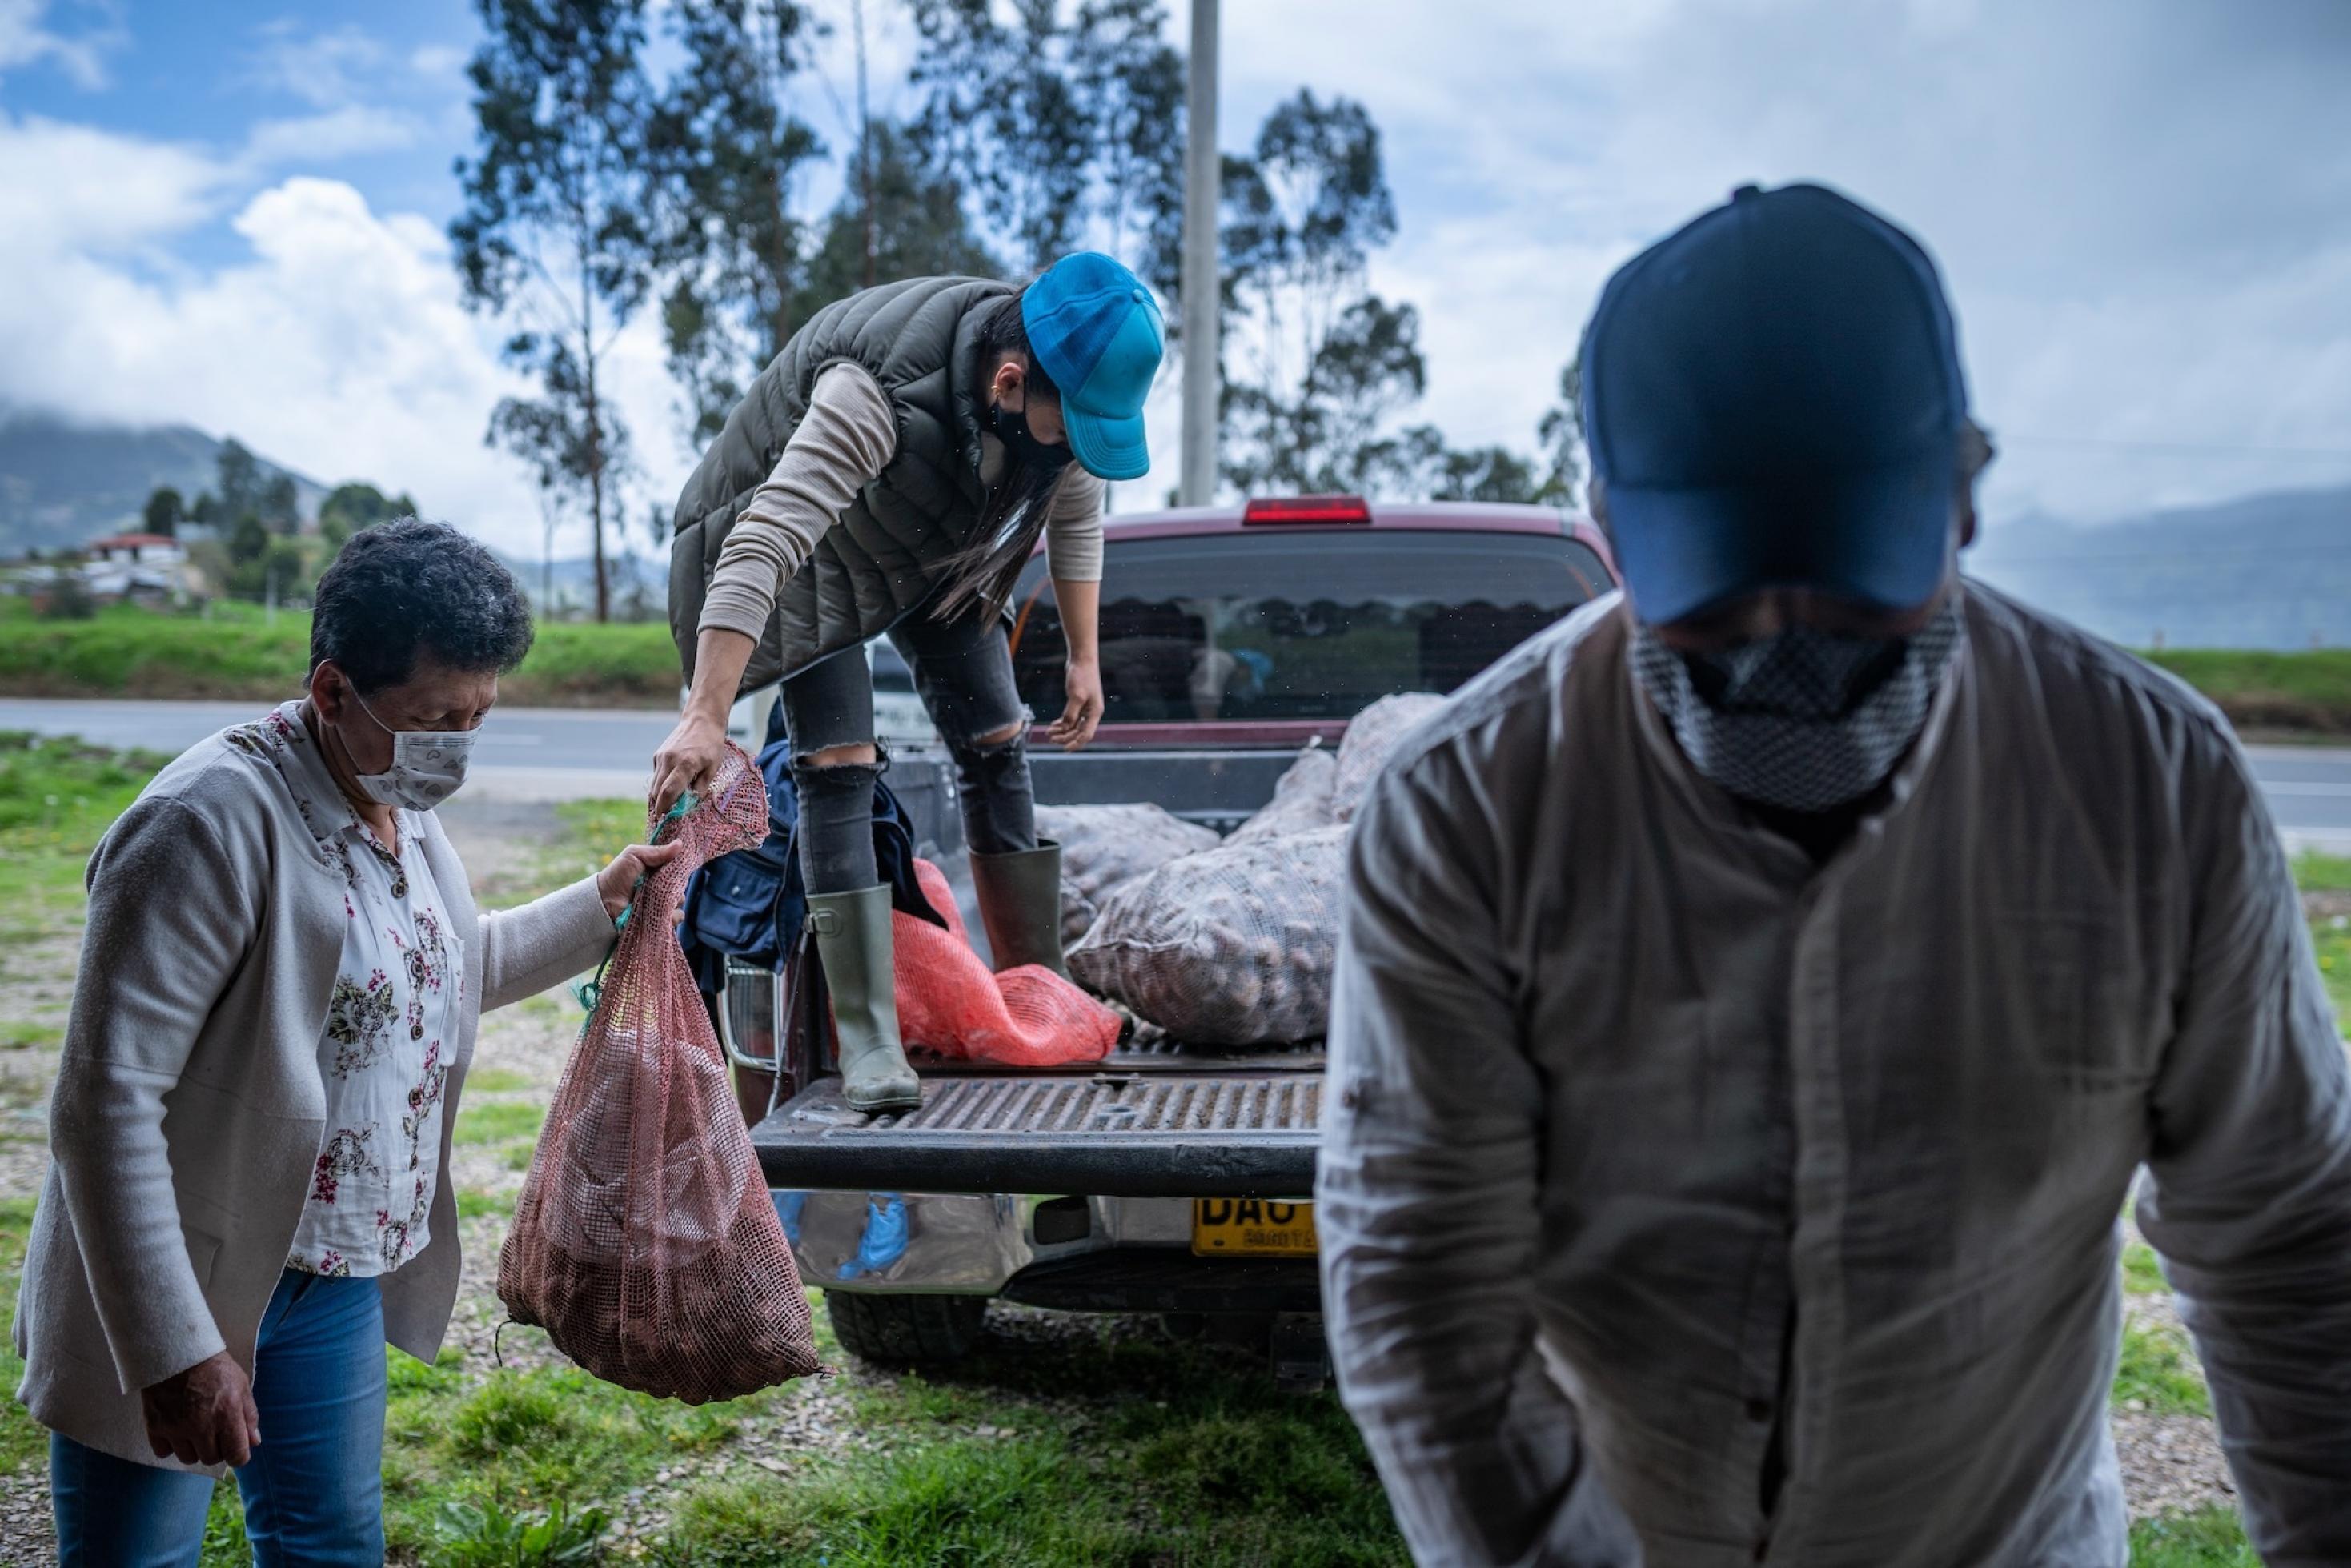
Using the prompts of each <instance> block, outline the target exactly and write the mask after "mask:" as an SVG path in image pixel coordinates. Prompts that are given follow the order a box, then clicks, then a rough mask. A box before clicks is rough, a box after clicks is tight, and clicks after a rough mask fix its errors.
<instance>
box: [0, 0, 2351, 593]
mask: <svg viewBox="0 0 2351 1568" xmlns="http://www.w3.org/2000/svg"><path fill="white" fill-rule="evenodd" d="M813 8H814V9H815V10H816V11H817V12H818V13H819V14H820V16H834V15H835V14H838V19H840V20H842V21H844V22H845V20H846V16H847V13H848V9H849V6H848V0H813ZM868 9H869V10H871V11H872V13H873V14H874V24H873V25H874V29H875V33H876V38H875V48H874V54H875V59H876V63H877V68H878V69H877V80H878V82H879V83H880V86H879V89H878V90H877V95H876V97H877V108H880V109H896V110H904V109H907V108H911V107H912V100H911V95H910V94H908V92H907V91H906V89H904V87H903V85H900V84H898V83H897V82H896V81H895V80H894V78H895V76H896V74H897V72H898V71H899V69H900V68H902V67H903V64H904V60H905V58H906V57H907V54H908V52H909V48H910V46H911V43H912V38H911V28H910V27H909V26H908V24H907V23H906V21H905V19H904V11H903V9H902V8H901V7H898V6H896V5H893V4H892V0H872V3H871V4H870V5H869V6H868ZM1225 10H1226V14H1225V36H1224V47H1223V51H1222V59H1223V69H1224V91H1223V99H1222V104H1223V107H1222V120H1223V124H1222V140H1223V141H1224V142H1225V144H1226V145H1227V146H1228V147H1238V146H1241V145H1244V144H1245V143H1246V142H1247V141H1248V139H1249V135H1250V134H1251V132H1252V131H1254V129H1255V126H1256V124H1257V121H1258V120H1259V118H1260V117H1261V116H1262V115H1263V113H1264V112H1265V110H1267V108H1269V107H1270V105H1271V104H1272V103H1273V102H1275V101H1276V100H1277V99H1280V98H1281V97H1284V96H1286V95H1288V94H1289V93H1290V92H1291V91H1293V90H1294V89H1296V88H1298V87H1299V86H1301V84H1303V85H1311V86H1313V87H1314V88H1316V89H1318V90H1319V91H1324V92H1341V93H1345V94H1348V95H1351V96H1353V97H1355V98H1357V99H1362V100H1363V101H1364V103H1365V104H1366V105H1367V106H1368V107H1369V108H1370V110H1371V111H1372V113H1373V115H1374V118H1375V119H1376V120H1377V121H1378V123H1379V124H1380V126H1381V128H1382V130H1383V131H1384V134H1385V137H1386V145H1387V152H1388V161H1389V172H1390V177H1391V180H1392V182H1393V183H1394V185H1395V191H1396V197H1397V205H1398V210H1399V214H1400V218H1401V233H1400V234H1399V235H1398V238H1397V240H1396V242H1395V245H1393V246H1391V247H1389V249H1388V250H1386V251H1385V252H1384V253H1383V254H1381V255H1380V256H1378V257H1377V258H1376V260H1375V261H1374V269H1373V272H1374V277H1373V281H1374V286H1375V287H1378V288H1380V289H1381V290H1382V291H1383V292H1384V293H1386V294H1388V295H1389V296H1390V297H1392V298H1405V299H1410V300H1412V301H1414V302H1415V303H1416V304H1417V305H1418V306H1419V307H1420V308H1421V311H1422V313H1423V318H1424V336H1425V346H1426V350H1427V351H1428V356H1429V362H1430V370H1431V382H1430V389H1429V395H1428V398H1427V401H1426V405H1425V406H1424V407H1423V408H1422V409H1421V410H1420V411H1419V416H1421V417H1426V418H1429V419H1432V420H1434V421H1435V422H1436V423H1438V424H1440V425H1442V426H1443V427H1444V428H1445V429H1446V430H1447V433H1448V434H1450V435H1451V436H1452V438H1453V439H1454V440H1455V441H1456V442H1458V443H1471V442H1488V441H1499V442H1507V443H1511V444H1521V445H1524V444H1531V437H1532V431H1533V427H1534V423H1535V421H1536V419H1537V418H1538V417H1539V415H1540V413H1541V410H1542V408H1543V407H1544V405H1545V403H1546V402H1547V401H1548V400H1549V398H1550V396H1551V393H1552V388H1553V385H1554V382H1555V380H1556V377H1557V374H1558V371H1559V367H1560V365H1561V363H1562V361H1563V360H1564V359H1566V358H1567V357H1568V356H1569V354H1570V353H1571V352H1572V350H1573V344H1574V340H1575V336H1576V333H1577V331H1578V329H1580V327H1581V325H1582V323H1583V319H1584V316H1585V314H1586V313H1587V312H1588V310H1589V309H1590V308H1591V304H1592V300H1593V298H1594V296H1595V295H1596V293H1597V291H1598V288H1599V286H1600V284H1601V282H1602V281H1603V280H1604V278H1605V277H1606V276H1607V274H1608V272H1609V271H1610V269H1611V268H1613V267H1614V266H1615V265H1617V264H1618V263H1619V262H1621V261H1622V260H1623V259H1624V258H1625V257H1626V256H1629V255H1631V254H1632V253H1633V252H1634V251H1635V250H1636V249H1637V248H1638V247H1639V246H1641V245H1643V244H1645V243H1646V242H1647V241H1648V240H1650V239H1653V238H1655V237H1656V236H1657V235H1660V234H1662V233H1664V232H1666V231H1667V230H1668V229H1670V228H1671V227H1673V226H1675V225H1677V223H1679V222H1680V221H1681V220H1683V219H1684V218H1686V217H1687V216H1688V215H1690V214H1693V213H1695V212H1697V211H1698V210H1699V209H1700V208H1702V207H1704V206H1706V205H1708V204H1710V203H1713V202H1715V201H1718V200H1719V199H1721V197H1722V196H1723V195H1724V193H1727V192H1728V191H1729V189H1730V187H1732V186H1733V185H1735V184H1738V183H1741V182H1743V181H1749V180H1754V181H1760V182H1762V183H1777V182H1781V181H1785V180H1792V179H1799V178H1809V179H1819V180H1825V181H1828V182H1830V183H1834V184H1837V185H1840V186H1842V187H1844V189H1845V190H1847V191H1848V192H1850V193H1853V194H1855V195H1857V196H1859V197H1861V198H1863V199H1865V200H1866V201H1868V202H1870V203H1871V204H1875V205H1876V206H1878V207H1879V208H1880V209H1881V210H1883V211H1885V212H1886V213H1888V214H1891V215H1893V216H1894V217H1896V219H1898V220H1899V221H1901V222H1903V223H1905V224H1907V225H1909V226H1910V227H1911V228H1912V229H1913V230H1914V231H1915V232H1917V233H1918V234H1919V235H1921V236H1922V237H1923V238H1924V239H1925V240H1926V241H1927V243H1928V246H1929V247H1930V248H1931V249H1933V250H1934V251H1935V253H1936V254H1937V255H1938V257H1939V258H1940V260H1941V262H1942V265H1943V267H1944V269H1945V274H1946V277H1947V279H1948V281H1949V286H1950V288H1951V291H1952V294H1953V298H1954V299H1955V301H1956V304H1957V307H1958V310H1959V319H1960V327H1961V333H1962V338H1963V342H1964V346H1965V350H1966V352H1967V356H1968V360H1969V365H1970V377H1971V382H1972V386H1973V391H1974V395H1975V401H1976V403H1977V408H1978V412H1979V413H1980V416H1981V417H1982V418H1983V419H1984V421H1985V422H1986V423H1988V424H1990V425H1991V427H1992V428H1993V430H1994V432H1995V434H1996V435H1997V436H1998V437H1999V439H2000V441H2001V446H2002V449H2003V455H2002V457H2001V463H2000V465H1999V466H1998V468H1997V470H1996V477H1995V479H1994V481H1993V484H1992V488H1991V493H1990V495H1989V497H1988V506H1987V513H1988V516H1989V517H1990V518H1991V524H1992V526H1994V527H1999V526H2001V525H2002V524H2003V523H2004V522H2005V523H2008V524H2011V525H2012V526H2017V527H2029V526H2031V524H2030V519H2031V518H2032V517H2034V516H2036V515H2038V514H2044V513H2045V514H2052V515H2057V516H2063V517H2078V518H2083V519H2096V518H2102V517H2113V516H2116V515H2117V514H2122V513H2127V512H2132V511H2136V510H2140V509H2144V508H2147V507H2154V506H2159V505H2166V504H2173V503H2179V502H2189V501H2200V500H2210V499H2218V498H2221V497H2230V496H2234V495H2239V494H2243V493H2247V492H2251V491H2255V490H2262V489H2270V488H2285V487H2296V486H2309V485H2315V484H2321V483H2334V482H2340V481H2342V480H2344V479H2346V478H2351V92H2346V91H2345V90H2344V85H2345V83H2346V82H2351V4H2344V3H2342V0H2262V4H2260V5H2221V4H2219V3H2218V0H2202V3H2195V4H2191V3H2189V0H2112V3H2100V0H2068V3H2067V4H2064V5H2050V4H2047V3H2045V0H1606V3H1604V4H1586V3H1583V0H1450V3H1448V4H1445V5H1437V4H1432V3H1430V0H1275V3H1267V0H1243V3H1240V4H1235V3H1234V0H1227V5H1226V8H1225ZM1172 11H1173V15H1172V17H1171V24H1170V25H1171V29H1172V30H1173V35H1174V36H1175V37H1177V38H1179V39H1180V38H1182V37H1185V36H1186V33H1185V28H1186V25H1187V24H1186V6H1185V5H1184V4H1182V3H1181V0H1177V3H1175V4H1174V5H1173V6H1172ZM477 33H478V28H477V24H476V22H475V18H474V16H473V13H472V9H471V6H470V5H469V4H468V3H467V0H402V4H400V5H359V4H356V3H350V0H309V3H307V4H296V3H291V0H277V3H272V0H210V3H208V4H206V5H201V6H200V5H193V4H188V3H186V0H176V3H172V4H163V3H161V0H154V3H144V4H142V3H137V0H0V404H15V405H18V406H31V407H39V408H44V409H50V410H55V411H59V412H63V413H69V414H75V415H80V416H86V417H91V418H104V419H115V420H130V421H138V422H162V421H185V422H187V423H193V424H195V425H197V426H199V427H201V428H204V429H205V430H208V431H211V432H213V433H214V434H231V433H233V434H237V435H239V436H240V437H242V438H244V439H245V440H246V441H247V442H248V443H249V444H252V445H254V446H255V447H256V448H258V449H259V450H261V451H263V452H265V453H266V454H268V455H272V456H274V457H277V458H278V459H280V460H282V461H284V462H286V463H287V464H289V465H293V466H296V467H298V468H300V469H302V470H304V471H306V472H308V473H309V474H311V475H313V476H316V477H318V478H320V479H322V480H326V481H329V482H333V481H336V480H340V479H343V478H347V477H366V478H371V479H374V480H377V481H379V482H381V483H383V484H385V485H386V486H397V487H401V488H406V489H411V490H413V492H414V493H415V494H416V495H417V496H418V497H420V499H422V500H423V502H424V504H425V506H426V508H427V510H429V511H431V512H433V513H435V514H437V515H440V516H444V517H449V518H451V519H452V520H455V521H458V522H461V523H464V524H465V525H467V526H470V527H472V528H475V529H477V530H478V531H480V532H481V533H483V534H485V535H486V536H488V537H490V538H493V539H495V540H496V541H497V542H498V543H500V544H503V545H506V546H507V547H508V548H511V549H516V550H517V551H519V552H526V553H529V554H536V553H537V551H538V544H539V513H538V504H537V501H536V499H535V498H534V496H533V493H532V490H531V488H530V486H529V485H528V482H527V481H526V479H525V477H524V476H523V474H522V472H521V470H520V468H519V466H518V465H517V464H516V463H515V462H514V461H513V460H512V459H510V458H507V457H504V456H502V455H499V454H497V453H496V452H493V451H490V450H488V449H486V448H485V447H484V446H483V444H482V439H481V437H482V430H483V424H484V421H485V419H486V415H487V413H488V411H489V409H490V407H491V406H492V405H493V404H494V403H495V402H496V400H497V399H498V398H499V397H500V396H502V395H504V394H505V393H507V392H509V391H514V390H519V389H518V388H517V383H516V382H514V381H513V379H512V378H511V376H510V375H509V374H508V373H507V372H506V371H503V370H502V369H501V368H500V367H499V365H498V363H497V361H496V351H495V350H496V342H497V340H498V332H497V329H496V325H495V324H493V323H486V322H483V321H480V320H477V319H473V318H471V317H469V316H467V315H466V313H465V310H464V309H463V308H462V307H461V306H460V304H459V302H458V296H457V287H456V283H455V277H454V275H453V274H452V272H451V269H450V267H449V259H448V254H447V248H446V245H445V242H444V238H443V228H444V225H445V224H446V223H447V221H448V219H449V217H450V215H451V214H452V213H453V212H454V210H455V206H456V203H457V189H456V183H455V179H454V178H453V177H452V175H451V173H450V163H451V161H452V159H454V158H455V157H456V156H457V155H459V154H460V153H462V152H464V151H465V149H466V148H467V146H468V145H469V137H470V118H469V112H468V108H467V103H466V96H465V81H464V78H463V66H464V61H465V57H466V55H467V54H468V52H469V51H470V50H471V48H472V47H473V45H474V42H475V38H476V37H477ZM834 55H835V57H831V58H829V59H828V61H827V64H826V69H827V72H828V74H829V78H830V82H829V86H830V90H828V84H826V83H817V84H812V86H811V98H810V104H809V106H808V112H809V114H810V118H811V119H813V120H815V121H816V122H817V123H818V124H819V126H820V129H821V130H823V131H826V132H827V133H828V134H831V135H833V136H835V137H837V138H838V137H841V135H843V133H844V132H845V131H847V129H848V127H849V124H850V120H849V119H848V117H847V115H845V114H844V113H842V112H841V109H840V107H839V103H838V99H845V98H846V97H847V80H846V61H845V58H842V57H839V56H840V55H841V51H840V50H838V49H836V50H835V51H834ZM831 196H832V191H831V189H828V188H825V187H824V186H823V185H821V184H820V185H816V186H812V187H811V188H810V191H809V192H808V193H806V196H805V203H806V207H807V210H808V212H809V213H810V214H811V215H813V214H816V213H819V212H820V211H821V210H822V209H823V208H824V207H825V206H827V205H828V204H830V202H831ZM617 373H618V377H619V382H620V386H621V393H620V395H621V398H622V402H623V404H624V406H625V408H626V410H627V412H628V413H629V415H630V417H631V419H632V423H633V424H634V426H635V430H636V434H637V441H638V446H639V451H640V455H641V459H642V463H643V469H644V475H643V481H642V484H641V491H642V497H641V499H640V502H639V504H638V507H637V514H638V515H642V512H643V509H644V508H645V507H648V506H650V504H651V503H652V502H653V501H654V500H656V499H660V500H664V501H665V500H666V499H667V498H668V497H670V496H672V495H674V492H675V488H676V486H677V484H678V482H679V481H680V480H681V479H682V477H683V476H684V472H685V470H686V468H687V467H688V466H689V465H690V464H691V462H692V457H693V455H692V454H691V453H690V452H687V451H685V450H684V449H683V448H682V447H681V446H680V445H679V444H677V442H676V440H675V436H674V431H675V427H676V420H675V419H674V414H673V408H674V404H673V396H672V392H671V389H670V387H669V385H668V383H667V382H666V379H665V377H664V373H663V371H662V368H661V355H660V350H659V346H658V343H657V342H656V340H655V339H654V337H653V331H652V329H651V327H650V325H646V326H644V327H643V328H642V329H638V330H636V331H633V332H632V333H631V334H630V335H629V337H628V338H627V339H625V340H624V341H623V342H622V346H621V349H620V350H619V354H618V364H617ZM1161 390H1162V396H1161V399H1160V403H1161V406H1160V409H1159V411H1158V414H1157V417H1156V420H1155V437H1156V442H1157V451H1158V453H1159V455H1160V463H1159V467H1158V468H1157V469H1156V470H1155V473H1154V475H1153V476H1152V477H1151V478H1150V479H1149V480H1147V481H1145V482H1144V483H1143V484H1139V485H1135V486H1125V487H1124V490H1123V497H1122V502H1123V504H1125V505H1143V504H1146V497H1154V496H1157V495H1160V494H1163V493H1164V492H1165V489H1166V488H1167V486H1169V485H1171V484H1172V483H1173V476H1174V471H1175V463H1174V445H1175V397H1174V389H1173V388H1172V386H1169V387H1163V388H1162V389H1161ZM640 532H642V530H640ZM583 544H584V534H580V533H575V534H574V535H573V536H572V537H571V538H569V540H568V541H564V542H560V543H559V546H558V548H559V550H562V551H564V552H565V553H569V552H570V551H572V550H576V549H579V548H580V547H581V546H582V545H583Z"/></svg>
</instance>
